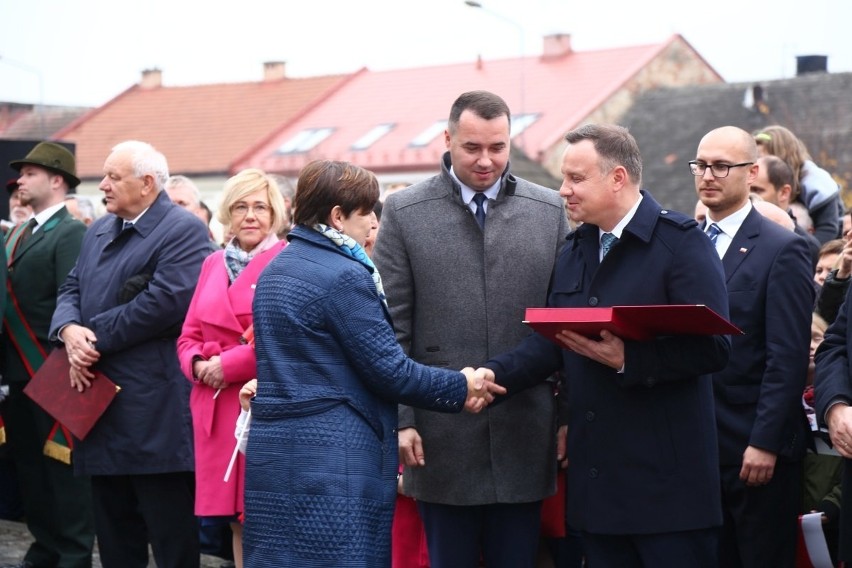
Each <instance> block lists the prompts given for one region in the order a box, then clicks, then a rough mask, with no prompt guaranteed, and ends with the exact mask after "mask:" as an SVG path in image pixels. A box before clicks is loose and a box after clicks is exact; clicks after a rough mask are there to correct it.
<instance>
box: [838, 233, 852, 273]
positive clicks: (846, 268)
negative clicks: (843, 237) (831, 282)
mask: <svg viewBox="0 0 852 568" xmlns="http://www.w3.org/2000/svg"><path fill="white" fill-rule="evenodd" d="M836 266H837V278H843V279H845V278H849V277H850V276H852V239H850V240H848V241H846V244H845V245H843V250H841V251H840V258H839V259H838V262H837V265H836Z"/></svg>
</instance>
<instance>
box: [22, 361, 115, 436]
mask: <svg viewBox="0 0 852 568" xmlns="http://www.w3.org/2000/svg"><path fill="white" fill-rule="evenodd" d="M70 369H71V365H70V363H68V355H67V354H66V353H65V348H64V347H58V348H56V349H54V350H53V351H51V352H50V355H48V356H47V359H45V361H44V363H43V364H42V365H41V367H39V369H38V371H36V373H35V375H33V378H32V379H30V382H29V383H27V386H26V387H24V393H26V395H27V396H29V397H30V398H31V399H33V400H34V401H35V402H36V404H38V405H39V406H41V407H42V408H43V409H44V411H45V412H47V413H48V414H50V415H51V416H53V418H55V419H56V420H58V421H59V423H60V424H62V425H63V426H65V427H66V428H68V430H69V431H70V432H71V433H72V434H74V436H75V437H76V438H78V439H80V440H82V439H84V438H85V437H86V436H87V435H88V433H89V431H90V430H91V429H92V427H93V426H94V425H95V422H97V421H98V418H100V417H101V415H102V414H103V413H104V411H105V410H106V409H107V407H108V406H109V404H110V403H111V402H112V399H113V398H115V395H116V394H117V393H118V391H120V390H121V387H119V386H118V385H116V384H115V383H114V382H112V381H111V380H110V379H109V378H108V377H107V376H106V375H104V374H103V373H101V372H100V371H97V370H96V371H94V373H95V378H94V379H93V380H92V386H91V387H89V388H87V389H86V390H85V391H83V392H79V391H78V390H77V389H75V388H73V387H72V386H71V379H70V378H69V374H68V373H69V371H70Z"/></svg>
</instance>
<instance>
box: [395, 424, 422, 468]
mask: <svg viewBox="0 0 852 568" xmlns="http://www.w3.org/2000/svg"><path fill="white" fill-rule="evenodd" d="M398 434H399V461H400V462H402V463H404V464H405V465H407V466H408V467H417V466H420V465H426V456H425V455H424V454H423V439H422V438H421V437H420V434H418V433H417V429H416V428H402V429H401V430H400V431H399V433H398Z"/></svg>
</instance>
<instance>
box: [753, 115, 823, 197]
mask: <svg viewBox="0 0 852 568" xmlns="http://www.w3.org/2000/svg"><path fill="white" fill-rule="evenodd" d="M754 141H755V143H756V144H757V145H758V146H761V147H762V148H763V149H764V150H766V153H767V154H770V155H772V156H778V157H779V158H781V159H782V160H784V161H785V162H786V163H787V165H788V166H790V169H791V170H793V199H796V198H797V197H798V196H799V195H800V194H801V192H802V188H801V181H802V176H803V175H804V173H803V172H802V167H803V166H804V165H805V162H806V161H807V160H810V159H811V156H810V154H808V149H807V148H806V147H805V144H804V143H803V142H802V141H801V140H799V139H798V138H796V135H795V134H793V133H792V132H791V131H790V130H789V129H787V128H784V127H783V126H780V125H777V124H775V125H772V126H767V127H766V128H763V129H761V130H757V131H755V133H754Z"/></svg>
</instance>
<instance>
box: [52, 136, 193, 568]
mask: <svg viewBox="0 0 852 568" xmlns="http://www.w3.org/2000/svg"><path fill="white" fill-rule="evenodd" d="M104 174H105V175H104V178H103V180H102V181H101V184H100V190H101V191H103V192H104V198H105V200H106V207H107V211H108V213H109V214H107V215H105V216H104V217H101V218H100V219H98V220H97V221H96V222H95V223H94V224H93V225H92V226H91V227H90V228H89V230H88V231H87V232H86V235H85V237H84V239H83V245H82V249H81V251H80V256H79V258H78V260H77V264H76V266H75V267H74V268H73V269H72V270H71V273H70V274H69V275H68V278H67V279H66V280H65V283H64V284H63V285H62V287H61V288H60V290H59V299H58V301H57V306H56V312H55V313H54V315H53V320H52V322H51V326H50V337H51V339H52V340H54V341H62V342H63V343H64V344H65V347H66V350H67V353H68V358H69V361H70V363H71V382H72V384H73V385H74V386H76V387H77V388H78V390H84V389H85V388H87V387H88V385H89V384H90V381H91V380H97V379H93V374H92V369H93V368H97V370H99V371H101V372H103V373H104V374H105V375H106V376H108V377H109V378H110V379H112V380H113V381H115V382H116V383H117V384H118V385H119V386H120V387H121V392H119V393H118V394H117V395H116V396H115V398H114V399H113V401H112V403H111V404H110V406H109V407H108V408H107V409H106V412H105V413H104V414H103V416H102V417H101V418H100V420H99V421H98V422H97V423H96V424H95V426H94V428H93V429H92V431H91V432H90V433H89V435H88V436H87V437H86V439H85V440H82V441H77V444H76V445H75V448H74V469H75V472H77V473H79V474H85V475H90V476H91V477H92V496H93V503H94V511H95V530H96V534H97V538H98V548H99V550H100V556H101V562H102V563H103V565H104V566H105V567H110V566H116V567H121V568H134V567H140V568H141V567H145V566H147V565H148V543H149V542H150V544H151V547H152V549H153V553H154V557H155V560H156V562H157V565H158V566H198V564H199V552H198V529H197V524H196V520H195V516H194V514H193V499H194V481H195V480H194V474H193V467H194V462H193V452H192V422H191V419H190V413H189V391H190V387H191V383H190V382H189V381H187V380H186V378H185V377H184V376H183V373H182V372H181V370H180V366H179V364H178V359H177V350H176V347H175V342H176V339H177V336H178V335H179V333H180V325H181V324H182V322H183V318H184V316H185V315H186V310H187V308H188V307H189V302H190V299H191V298H192V294H193V292H194V290H195V284H196V282H197V280H198V274H199V272H200V270H201V263H202V262H203V261H204V258H205V256H206V255H207V253H208V251H209V248H208V244H207V228H206V227H205V226H204V223H202V222H201V221H200V220H199V219H198V218H197V217H195V216H194V215H192V214H191V213H189V212H187V211H185V210H184V209H182V208H181V207H178V206H177V205H174V204H173V203H172V202H171V201H170V200H169V196H168V195H167V194H166V193H165V191H163V184H164V183H165V181H166V179H167V178H168V165H167V164H166V159H165V157H164V156H163V155H162V154H160V153H159V152H157V151H156V150H155V149H154V148H153V147H151V146H150V145H148V144H146V143H144V142H136V141H131V142H123V143H121V144H119V145H118V146H116V147H115V148H113V151H112V153H111V154H110V155H109V157H108V158H107V160H106V163H105V164H104Z"/></svg>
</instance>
